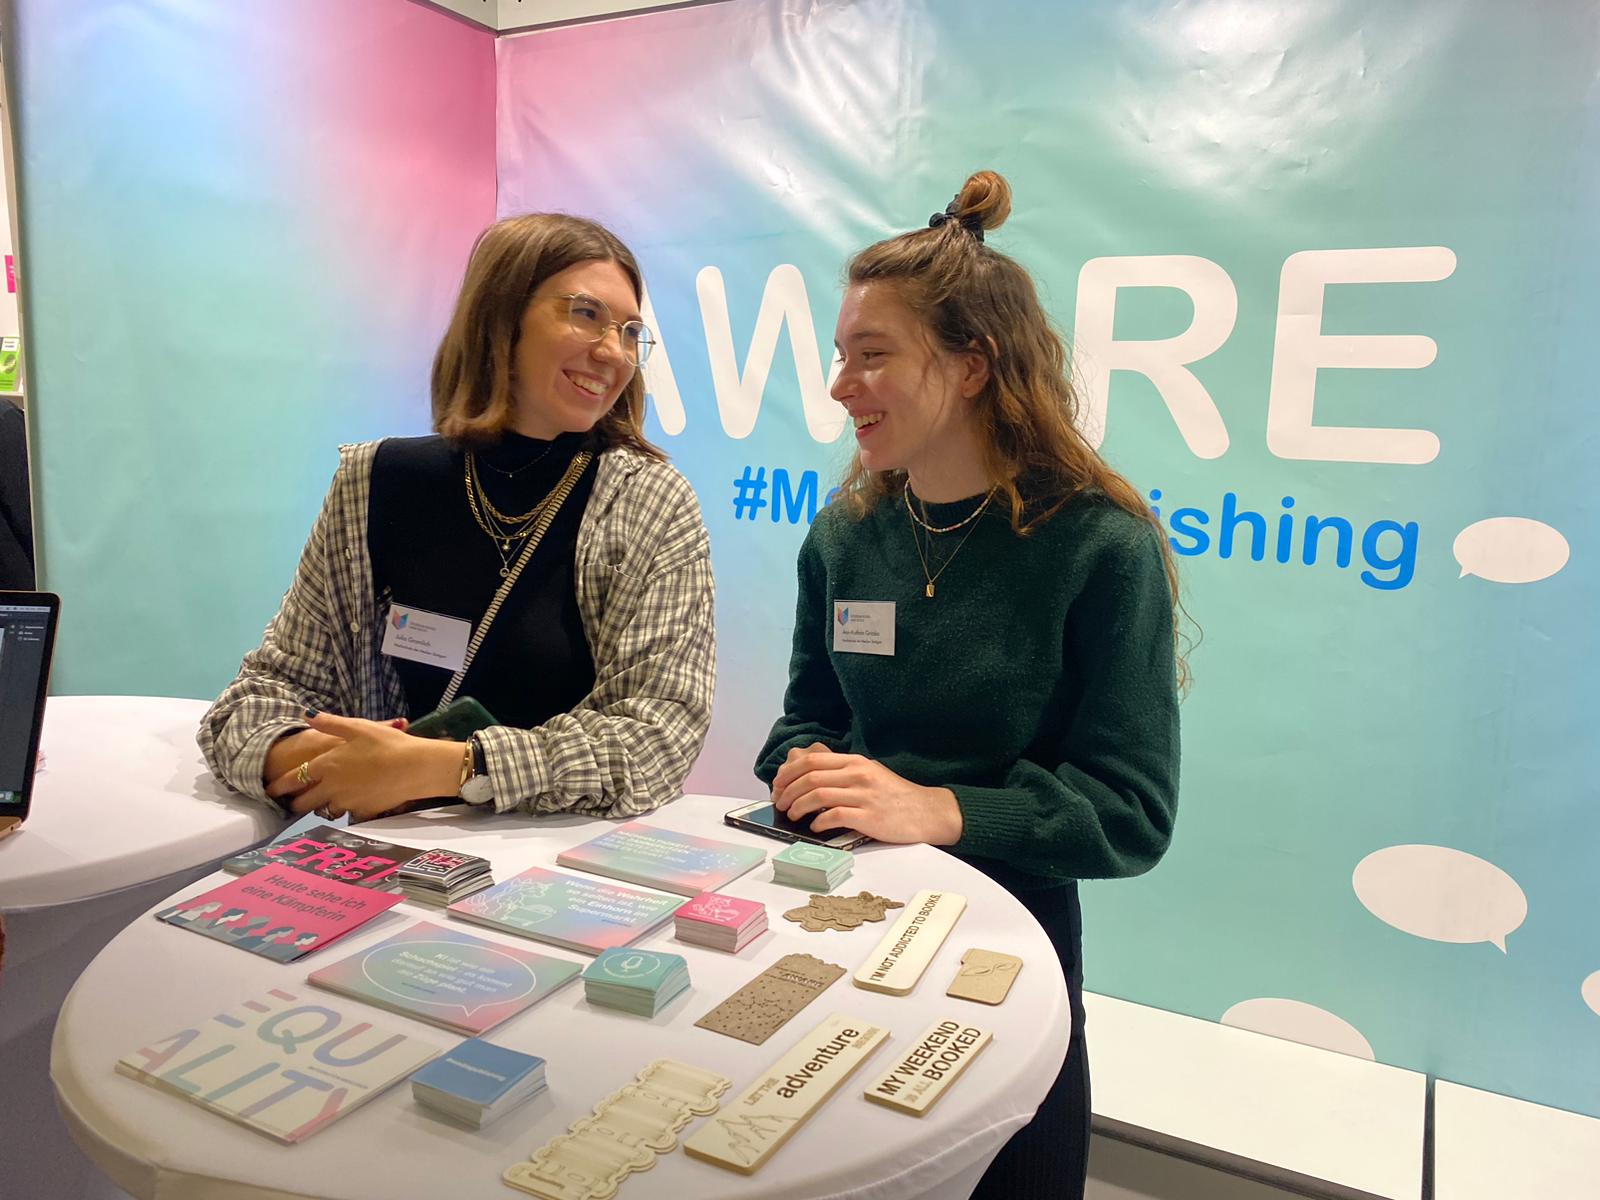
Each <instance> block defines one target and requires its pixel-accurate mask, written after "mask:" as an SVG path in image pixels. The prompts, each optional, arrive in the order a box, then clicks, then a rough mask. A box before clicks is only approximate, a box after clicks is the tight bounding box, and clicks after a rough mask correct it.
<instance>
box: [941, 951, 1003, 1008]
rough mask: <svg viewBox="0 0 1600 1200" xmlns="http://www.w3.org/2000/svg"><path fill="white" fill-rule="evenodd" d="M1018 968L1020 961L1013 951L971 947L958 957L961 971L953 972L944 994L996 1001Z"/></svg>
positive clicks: (983, 1001)
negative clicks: (1010, 952) (953, 977)
mask: <svg viewBox="0 0 1600 1200" xmlns="http://www.w3.org/2000/svg"><path fill="white" fill-rule="evenodd" d="M1021 970H1022V960H1021V959H1020V958H1018V957H1017V956H1016V955H1015V954H1002V953H1001V952H1000V951H998V950H979V949H976V948H974V949H971V950H968V951H967V952H966V953H965V954H963V955H962V956H961V970H959V971H957V972H956V977H955V979H954V980H953V981H952V982H951V984H950V987H949V988H948V989H947V990H946V991H945V995H946V996H954V997H956V999H958V1000H976V1001H977V1002H978V1003H979V1004H999V1003H1000V1001H1002V1000H1004V999H1005V998H1006V993H1007V992H1009V991H1010V990H1011V985H1012V984H1013V983H1015V982H1016V981H1017V974H1018V972H1020V971H1021Z"/></svg>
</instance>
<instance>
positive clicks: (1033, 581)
mask: <svg viewBox="0 0 1600 1200" xmlns="http://www.w3.org/2000/svg"><path fill="white" fill-rule="evenodd" d="M1010 210H1011V191H1010V188H1009V186H1008V185H1007V184H1006V182H1005V180H1004V179H1003V178H1001V177H1000V176H999V175H996V174H994V173H993V172H988V171H982V172H979V173H978V174H976V175H973V176H972V177H971V178H970V179H968V180H967V183H966V185H965V186H964V187H963V188H962V190H961V192H960V193H959V194H958V195H957V197H956V198H955V200H954V201H953V202H952V203H951V204H950V206H949V207H948V208H947V209H946V210H945V211H944V212H943V213H939V214H935V216H934V217H933V219H932V220H931V221H930V222H929V227H928V228H926V229H919V230H916V231H913V232H911V233H905V234H901V235H900V236H899V237H894V238H890V239H888V240H887V241H883V242H879V243H877V244H876V245H873V246H869V247H867V249H865V250H863V251H861V252H860V253H859V254H857V255H856V256H855V257H854V258H853V259H852V260H851V262H850V265H849V270H848V287H847V290H846V294H845V297H844V303H843V305H842V307H841V309H840V313H839V324H838V330H837V337H836V344H837V347H838V351H839V356H840V370H839V375H838V380H837V382H836V383H835V384H834V386H833V396H834V399H836V400H838V401H839V403H840V404H842V405H844V407H845V408H846V409H847V410H848V411H849V414H850V417H851V419H852V421H853V422H854V425H855V435H856V439H857V451H856V456H855V458H854V460H853V461H852V463H851V465H850V469H849V471H848V473H847V475H846V477H845V480H844V484H843V486H842V488H841V490H840V495H839V500H838V502H836V503H834V504H832V505H830V506H829V507H828V508H826V509H824V510H823V512H821V513H819V514H818V516H817V520H816V522H815V523H814V524H813V525H812V527H811V531H810V533H809V535H808V536H807V538H806V541H805V544H804V545H803V546H802V547H801V550H800V563H799V575H800V587H799V603H798V605H797V607H796V613H795V630H794V648H793V653H792V657H791V660H790V670H789V686H788V689H787V691H786V692H785V695H784V713H783V716H782V717H781V718H780V719H779V720H778V722H777V724H776V725H774V726H773V729H772V733H771V734H770V736H769V737H768V739H767V744H766V746H765V748H764V749H763V750H762V752H761V756H760V758H759V760H758V761H757V764H756V774H757V775H758V776H759V777H760V778H761V779H762V780H763V781H765V782H766V783H768V784H770V786H771V787H772V794H773V799H774V803H775V804H776V805H777V807H778V809H779V810H780V811H784V812H786V813H787V814H788V815H789V816H790V817H791V818H795V819H806V818H810V820H811V822H812V828H813V829H814V830H816V831H819V832H822V831H827V830H831V829H842V828H849V829H855V830H858V831H860V832H861V833H865V834H868V835H870V836H871V837H874V838H876V839H878V840H879V841H883V842H926V843H929V844H931V845H935V846H943V847H945V848H946V849H948V850H949V851H950V852H951V853H952V854H955V855H957V856H958V857H960V858H962V859H964V860H965V861H967V862H970V863H971V864H972V865H973V866H975V867H978V868H979V869H980V870H982V871H984V872H985V873H986V874H988V875H989V876H991V877H992V878H993V879H995V880H996V881H997V882H999V883H1000V884H1002V885H1003V886H1005V887H1006V888H1008V889H1009V890H1010V891H1011V892H1012V893H1013V894H1015V895H1016V896H1017V898H1018V899H1019V900H1021V901H1022V903H1023V904H1024V905H1025V906H1027V908H1028V909H1029V911H1031V912H1032V913H1033V914H1034V916H1035V917H1036V918H1037V919H1038V921H1039V923H1040V924H1041V925H1042V926H1043V927H1044V929H1045V931H1046V933H1048V934H1049V936H1050V939H1051V941H1052V943H1053V944H1054V945H1055V948H1056V952H1057V953H1058V954H1059V955H1060V958H1061V966H1062V970H1063V972H1064V974H1065V976H1066V979H1067V988H1068V993H1069V997H1070V1000H1071V1008H1072V1017H1073V1028H1072V1037H1071V1041H1070V1043H1069V1046H1068V1051H1067V1056H1066V1061H1065V1062H1064V1063H1063V1065H1062V1069H1061V1074H1060V1076H1059V1077H1058V1079H1057V1080H1056V1083H1055V1085H1054V1086H1053V1087H1052V1088H1051V1090H1050V1093H1049V1095H1048V1096H1046V1098H1045V1100H1044V1102H1043V1103H1042V1104H1041V1106H1040V1108H1039V1111H1038V1113H1037V1114H1036V1115H1035V1117H1034V1119H1033V1121H1032V1123H1031V1124H1029V1125H1028V1126H1027V1127H1026V1128H1024V1129H1023V1130H1022V1131H1021V1132H1019V1133H1018V1134H1017V1135H1016V1136H1015V1137H1014V1138H1012V1140H1011V1141H1010V1142H1009V1143H1008V1144H1007V1145H1006V1146H1005V1148H1004V1149H1002V1150H1001V1152H1000V1154H999V1155H998V1156H997V1157H996V1159H995V1161H994V1163H993V1164H992V1165H991V1167H990V1168H989V1171H988V1173H987V1174H986V1175H985V1176H984V1179H983V1182H982V1183H981V1184H980V1185H979V1187H978V1190H977V1191H976V1192H974V1193H973V1195H974V1196H975V1197H984V1198H986V1197H1001V1196H1003V1197H1007V1198H1009V1200H1014V1198H1017V1197H1029V1196H1039V1197H1050V1198H1051V1200H1059V1198H1061V1197H1071V1196H1078V1195H1081V1194H1082V1190H1083V1185H1084V1177H1085V1172H1086V1169H1087V1157H1088V1139H1089V1112H1090V1109H1089V1074H1088V1062H1087V1057H1086V1054H1085V1049H1084V1038H1083V1001H1082V993H1083V971H1082V966H1081V962H1080V957H1081V956H1080V947H1081V921H1080V917H1079V909H1078V893H1077V880H1079V879H1096V878H1111V877H1118V876H1128V875H1137V874H1139V873H1141V872H1143V871H1147V870H1149V869H1150V868H1151V867H1152V866H1154V865H1155V863H1156V861H1157V860H1158V859H1159V858H1160V857H1161V855H1162V853H1163V852H1164V851H1165V850H1166V848H1167V843H1168V841H1169V840H1170V838H1171V836H1172V824H1173V818H1174V815H1175V812H1176V808H1177V800H1178V687H1179V682H1180V680H1179V676H1180V673H1181V671H1182V669H1183V667H1182V663H1181V661H1180V660H1179V659H1178V657H1177V655H1176V652H1175V644H1174V630H1175V621H1174V613H1175V611H1176V608H1177V585H1176V576H1175V574H1174V572H1173V567H1172V557H1171V552H1170V550H1169V549H1168V546H1167V543H1166V538H1165V536H1164V534H1163V533H1162V531H1161V528H1160V526H1159V524H1158V523H1157V522H1156V520H1155V518H1154V517H1153V515H1152V514H1151V512H1150V510H1149V509H1148V508H1147V507H1146V505H1145V504H1144V502H1143V500H1142V498H1141V497H1140V495H1139V493H1138V492H1137V491H1136V490H1135V489H1134V488H1133V486H1132V485H1131V484H1129V483H1128V482H1127V480H1125V479H1123V478H1122V477H1121V476H1120V475H1118V474H1117V473H1116V472H1115V471H1113V470H1112V469H1111V468H1110V467H1109V466H1107V465H1106V463H1105V462H1104V461H1103V460H1102V459H1101V458H1100V456H1099V455H1098V454H1096V453H1095V451H1094V449H1093V448H1092V447H1090V445H1089V444H1088V442H1086V441H1085V440H1084V438H1083V437H1082V435H1081V434H1080V433H1079V432H1078V430H1077V427H1076V424H1075V419H1076V417H1077V407H1078V406H1077V398H1076V396H1075V395H1074V393H1073V390H1072V387H1071V384H1070V382H1069V379H1068V372H1067V359H1066V352H1065V349H1064V348H1063V346H1062V343H1061V339H1060V338H1059V337H1058V336H1057V334H1056V333H1055V332H1054V330H1053V329H1052V328H1051V326H1050V322H1049V319H1048V317H1046V315H1045V313H1044V310H1043V308H1042V307H1041V306H1040V304H1039V299H1038V295H1037V292H1036V290H1035V288H1034V285H1033V280H1032V278H1031V277H1030V276H1029V274H1028V272H1027V271H1026V270H1025V269H1024V268H1023V267H1021V266H1020V265H1019V264H1017V263H1016V262H1015V261H1013V260H1012V259H1010V258H1008V257H1007V256H1005V255H1003V254H1001V253H999V252H997V251H995V250H993V249H992V248H990V247H988V246H986V245H985V244H984V241H983V233H984V230H986V229H993V228H995V227H996V226H998V225H999V224H1000V223H1001V222H1002V221H1004V220H1005V218H1006V217H1007V215H1009V213H1010ZM863 650H865V651H868V652H861V651H863Z"/></svg>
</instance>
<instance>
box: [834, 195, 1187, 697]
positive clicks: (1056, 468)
mask: <svg viewBox="0 0 1600 1200" xmlns="http://www.w3.org/2000/svg"><path fill="white" fill-rule="evenodd" d="M945 213H946V215H947V217H948V219H946V220H944V221H942V222H941V223H939V224H937V225H934V226H931V227H929V228H927V229H916V230H912V231H911V232H910V233H902V234H900V235H899V236H898V237H892V238H888V239H886V240H884V241H881V242H878V243H876V244H874V245H871V246H868V247H867V248H866V249H865V250H862V251H861V252H860V253H858V254H856V255H855V257H853V258H852V259H851V260H850V262H849V265H848V266H847V267H846V281H847V282H848V283H849V284H850V285H858V284H867V283H881V284H885V285H888V286H890V287H892V288H894V291H895V294H896V295H897V296H898V298H899V299H900V300H901V301H902V302H903V303H904V304H905V305H906V307H907V308H909V309H910V310H911V312H912V313H913V315H915V316H916V317H917V319H918V320H919V321H921V322H922V324H923V325H924V326H925V327H926V329H927V330H928V332H929V334H930V335H931V337H932V339H933V341H934V342H935V343H936V344H937V345H938V346H939V347H941V348H943V349H944V350H946V351H948V352H950V353H954V354H968V353H972V352H977V353H979V354H981V355H983V357H984V358H985V359H986V360H987V362H988V367H989V378H988V381H987V382H986V383H985V384H984V386H983V389H982V391H980V392H979V393H978V395H977V396H976V397H974V399H973V400H972V402H971V403H972V406H973V416H974V419H975V422H976V426H977V429H978V431H979V433H980V439H981V442H982V446H983V459H984V462H983V466H984V470H985V473H986V474H987V476H988V478H989V479H990V481H991V482H992V483H993V485H994V487H995V488H996V489H997V490H998V492H999V493H1000V495H1001V496H1002V497H1004V499H1005V500H1006V501H1007V503H1008V504H1009V507H1010V510H1011V526H1012V528H1013V529H1015V530H1016V531H1017V533H1018V534H1021V535H1023V536H1026V535H1027V534H1028V533H1029V532H1030V531H1031V530H1033V529H1034V528H1036V527H1037V526H1038V525H1040V524H1042V523H1043V522H1045V521H1046V520H1048V519H1049V518H1050V517H1051V516H1053V515H1054V514H1055V513H1057V512H1059V511H1060V510H1061V508H1062V507H1064V506H1065V505H1066V504H1067V503H1068V502H1069V501H1071V500H1072V499H1073V498H1074V497H1076V496H1078V495H1081V494H1083V493H1086V492H1092V493H1099V494H1101V495H1104V496H1105V497H1106V498H1107V499H1108V500H1109V501H1111V503H1113V504H1115V505H1117V507H1119V508H1122V509H1125V510H1126V511H1128V512H1130V513H1132V514H1133V515H1134V516H1136V517H1139V518H1140V519H1142V520H1145V521H1148V522H1149V523H1150V524H1151V525H1152V526H1154V528H1155V530H1156V532H1157V534H1158V535H1159V537H1158V543H1159V545H1160V547H1161V554H1162V558H1163V560H1164V562H1165V564H1166V569H1167V581H1168V585H1169V587H1170V589H1171V593H1172V605H1173V615H1174V621H1173V626H1174V631H1175V632H1174V636H1175V637H1176V636H1177V635H1176V629H1177V624H1178V622H1177V619H1176V618H1177V617H1178V616H1179V614H1183V604H1182V600H1181V598H1180V596H1179V586H1178V572H1177V565H1176V563H1175V562H1174V560H1173V556H1172V548H1171V546H1170V544H1169V543H1168V541H1167V536H1166V531H1165V530H1164V529H1163V528H1162V527H1161V522H1160V521H1159V520H1158V519H1157V518H1156V516H1155V514H1154V513H1152V512H1151V511H1150V506H1149V505H1148V504H1146V503H1145V500H1144V497H1143V496H1142V495H1140V493H1139V490H1138V489H1137V488H1135V487H1134V486H1133V485H1132V484H1131V483H1129V482H1128V481H1127V480H1126V479H1124V478H1123V477H1122V476H1121V475H1120V474H1118V473H1117V471H1115V470H1114V469H1113V468H1112V467H1111V466H1110V465H1109V464H1108V463H1107V462H1106V461H1105V460H1104V459H1103V458H1101V457H1100V455H1099V454H1098V453H1096V451H1095V449H1094V447H1092V446H1091V445H1089V443H1088V442H1087V441H1086V440H1085V439H1084V436H1083V434H1081V433H1080V432H1079V431H1078V424H1077V422H1078V417H1079V403H1078V395H1077V392H1076V390H1075V389H1074V388H1073V386H1072V381H1071V378H1070V374H1069V371H1068V362H1067V350H1066V346H1065V345H1064V344H1063V342H1062V339H1061V337H1060V335H1059V334H1058V333H1057V332H1056V331H1055V329H1054V327H1053V326H1052V325H1051V323H1050V318H1049V317H1048V316H1047V315H1046V313H1045V311H1044V307H1043V305H1041V304H1040V303H1039V294H1038V291H1037V289H1036V288H1035V287H1034V283H1033V277H1032V276H1031V275H1029V274H1028V272H1027V269H1026V268H1024V267H1023V266H1022V265H1021V264H1020V263H1018V262H1017V261H1016V260H1015V259H1013V258H1010V257H1008V256H1007V255H1004V254H1001V253H1000V252H999V251H997V250H995V249H993V248H991V247H990V246H987V245H985V244H984V243H983V241H982V240H981V235H980V233H979V232H978V231H979V230H988V229H996V228H998V227H999V226H1000V225H1001V224H1002V223H1003V222H1004V221H1005V219H1006V218H1007V217H1008V216H1010V215H1011V186H1010V185H1009V184H1008V183H1007V182H1006V181H1005V179H1004V177H1003V176H1001V175H998V174H996V173H995V172H994V171H978V172H977V173H975V174H973V175H971V176H970V177H968V179H967V182H966V183H965V184H964V185H963V186H962V188H961V191H960V192H959V193H957V195H956V198H955V200H954V202H952V203H951V205H950V207H949V208H947V209H946V210H945ZM935 220H938V218H935ZM1019 485H1020V486H1019ZM905 486H906V475H905V472H904V471H882V472H880V471H869V470H867V469H866V468H865V467H863V466H862V465H861V456H860V454H859V453H857V454H856V455H854V456H853V457H852V458H851V460H850V465H849V467H848V468H847V469H846V471H845V477H844V480H843V482H842V484H841V485H840V492H839V494H840V496H841V497H842V498H843V499H844V500H845V502H846V503H847V504H848V505H849V506H850V508H851V510H852V511H853V512H854V513H855V514H856V515H857V516H862V515H865V514H866V513H867V512H868V511H870V510H871V509H872V507H873V506H874V505H876V504H877V502H878V501H879V500H881V499H883V498H884V497H885V496H898V495H899V494H900V493H901V492H902V491H904V489H905ZM1024 489H1026V494H1025V491H1024ZM1184 615H1186V614H1184ZM1183 641H1184V644H1187V642H1188V639H1183ZM1177 662H1178V679H1179V683H1180V685H1181V686H1185V687H1186V686H1187V684H1188V679H1189V670H1188V664H1187V661H1186V659H1185V656H1184V654H1183V653H1181V652H1180V653H1179V654H1178V658H1177Z"/></svg>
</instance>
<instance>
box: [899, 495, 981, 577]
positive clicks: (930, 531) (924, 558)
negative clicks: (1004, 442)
mask: <svg viewBox="0 0 1600 1200" xmlns="http://www.w3.org/2000/svg"><path fill="white" fill-rule="evenodd" d="M901 495H903V496H904V497H905V501H906V512H907V513H909V514H910V515H911V520H912V526H911V544H912V545H913V546H915V547H916V548H917V561H918V562H920V563H921V564H922V577H923V578H924V579H925V580H926V581H927V583H926V585H925V586H924V587H923V589H922V594H923V596H924V597H926V598H927V599H929V600H932V599H933V596H934V586H933V585H934V584H935V583H936V582H938V579H939V576H941V575H943V574H944V573H945V570H946V569H947V568H948V567H949V566H950V564H951V563H953V562H955V560H956V555H958V554H960V553H961V547H963V546H965V545H966V544H967V538H970V537H971V536H972V534H973V532H974V530H976V529H977V528H978V527H977V525H976V524H972V523H973V522H975V521H977V519H978V518H979V517H980V516H982V515H983V510H984V509H986V508H988V507H989V502H990V501H991V500H993V499H994V489H993V488H990V489H989V494H988V495H987V496H985V497H984V498H983V503H982V504H980V505H978V507H977V508H975V509H973V511H972V514H971V515H970V516H968V517H966V518H964V519H963V520H960V521H957V522H956V523H955V524H954V525H946V526H944V527H943V528H940V527H938V526H935V525H930V524H928V522H927V521H925V520H924V519H923V518H922V517H919V516H917V512H916V509H914V508H912V507H911V485H910V483H907V484H906V488H905V491H904V492H902V493H901ZM967 524H972V528H971V529H969V530H967V532H966V533H965V534H964V535H963V536H962V538H961V540H960V541H959V542H957V543H956V548H955V549H954V550H952V551H951V552H950V557H949V558H947V559H945V560H944V562H942V563H940V564H939V569H938V570H937V571H930V570H929V569H928V555H931V554H932V553H933V535H934V534H936V533H950V532H953V531H954V530H957V529H960V528H961V527H962V526H963V525H967ZM919 525H920V526H921V527H922V528H923V529H924V530H925V531H926V533H927V538H928V554H924V553H923V552H922V540H921V538H919V537H918V536H917V526H919Z"/></svg>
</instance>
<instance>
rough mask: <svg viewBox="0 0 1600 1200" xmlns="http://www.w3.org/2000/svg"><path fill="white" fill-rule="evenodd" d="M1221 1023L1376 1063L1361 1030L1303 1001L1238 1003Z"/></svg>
mask: <svg viewBox="0 0 1600 1200" xmlns="http://www.w3.org/2000/svg"><path fill="white" fill-rule="evenodd" d="M1222 1023H1223V1024H1224V1025H1232V1026H1233V1027H1234V1028H1235V1029H1249V1030H1253V1031H1254V1032H1256V1033H1264V1034H1267V1035H1268V1036H1270V1037H1275V1038H1283V1039H1285V1040H1286V1041H1291V1042H1299V1043H1300V1044H1301V1045H1305V1046H1317V1047H1319V1048H1321V1049H1323V1050H1336V1051H1338V1052H1339V1053H1340V1054H1349V1055H1352V1056H1353V1057H1355V1058H1367V1059H1374V1060H1375V1059H1376V1057H1377V1056H1376V1055H1374V1054H1373V1053H1372V1047H1371V1045H1369V1044H1368V1042H1367V1039H1366V1038H1364V1037H1363V1036H1362V1035H1361V1031H1360V1030H1359V1029H1357V1028H1356V1027H1355V1026H1354V1025H1352V1024H1350V1022H1349V1021H1346V1020H1345V1019H1344V1018H1343V1017H1336V1016H1334V1015H1333V1014H1332V1013H1331V1012H1329V1011H1328V1010H1327V1009H1325V1008H1318V1007H1317V1006H1316V1005H1315V1004H1307V1003H1305V1002H1304V1001H1302V1000H1284V999H1280V998H1279V997H1277V996H1261V997H1258V998H1257V999H1254V1000H1241V1001H1239V1003H1237V1004H1235V1005H1234V1006H1233V1007H1232V1008H1230V1009H1229V1010H1228V1011H1227V1012H1225V1013H1223V1014H1222Z"/></svg>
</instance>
